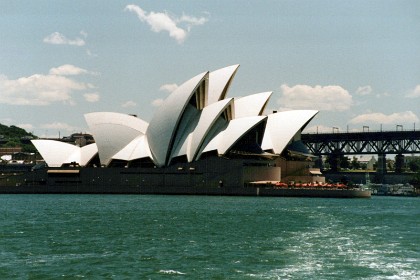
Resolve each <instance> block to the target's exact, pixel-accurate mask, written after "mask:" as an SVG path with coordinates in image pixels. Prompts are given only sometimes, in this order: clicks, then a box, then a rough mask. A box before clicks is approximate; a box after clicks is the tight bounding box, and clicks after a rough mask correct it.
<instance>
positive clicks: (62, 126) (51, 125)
mask: <svg viewBox="0 0 420 280" xmlns="http://www.w3.org/2000/svg"><path fill="white" fill-rule="evenodd" d="M41 128H42V129H50V130H59V131H60V130H64V131H69V132H73V131H78V130H79V129H78V128H76V127H74V126H71V125H69V124H67V123H62V122H53V123H46V124H42V125H41Z"/></svg>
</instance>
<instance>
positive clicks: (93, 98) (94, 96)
mask: <svg viewBox="0 0 420 280" xmlns="http://www.w3.org/2000/svg"><path fill="white" fill-rule="evenodd" d="M83 97H84V98H85V100H86V101H87V102H91V103H93V102H98V101H99V99H100V95H99V93H97V92H93V93H85V94H83Z"/></svg>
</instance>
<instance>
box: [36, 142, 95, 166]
mask: <svg viewBox="0 0 420 280" xmlns="http://www.w3.org/2000/svg"><path fill="white" fill-rule="evenodd" d="M32 144H34V146H35V148H36V149H37V150H38V152H39V153H40V154H41V156H42V158H43V159H44V160H45V162H46V163H47V164H48V166H49V167H60V166H62V165H63V164H65V163H72V162H76V163H78V164H79V165H80V166H85V165H87V164H88V163H89V161H90V160H91V159H92V158H93V157H94V156H95V155H96V153H97V152H98V149H97V147H96V144H95V143H94V144H90V145H87V146H84V147H82V148H80V147H79V146H75V145H72V144H69V143H65V142H61V141H56V140H47V139H45V140H44V139H38V140H32Z"/></svg>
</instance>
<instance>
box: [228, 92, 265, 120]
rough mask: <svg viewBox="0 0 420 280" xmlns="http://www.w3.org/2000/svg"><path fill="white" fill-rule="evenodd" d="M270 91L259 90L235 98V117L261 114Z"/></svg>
mask: <svg viewBox="0 0 420 280" xmlns="http://www.w3.org/2000/svg"><path fill="white" fill-rule="evenodd" d="M272 93H273V92H272V91H268V92H261V93H256V94H252V95H248V96H245V97H242V98H238V99H235V119H236V118H243V117H252V116H261V115H262V114H263V112H264V109H265V107H266V105H267V103H268V99H269V98H270V96H271V94H272Z"/></svg>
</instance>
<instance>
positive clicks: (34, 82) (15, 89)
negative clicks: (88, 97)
mask: <svg viewBox="0 0 420 280" xmlns="http://www.w3.org/2000/svg"><path fill="white" fill-rule="evenodd" d="M84 71H86V70H84V69H81V68H78V67H75V66H72V65H63V66H60V67H57V68H52V69H51V70H50V74H48V75H44V74H34V75H32V76H29V77H21V78H18V79H15V80H13V79H9V78H7V77H6V76H4V75H0V103H4V104H12V105H35V106H43V105H49V104H52V103H54V102H62V103H65V104H70V105H74V104H75V103H74V101H73V100H72V97H71V94H72V93H73V92H74V91H83V90H87V89H91V88H93V87H94V86H93V85H92V84H86V83H81V82H78V81H76V80H74V79H70V78H68V77H66V76H62V75H63V74H64V75H76V74H78V73H79V74H80V73H83V72H84ZM51 73H55V74H51Z"/></svg>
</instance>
